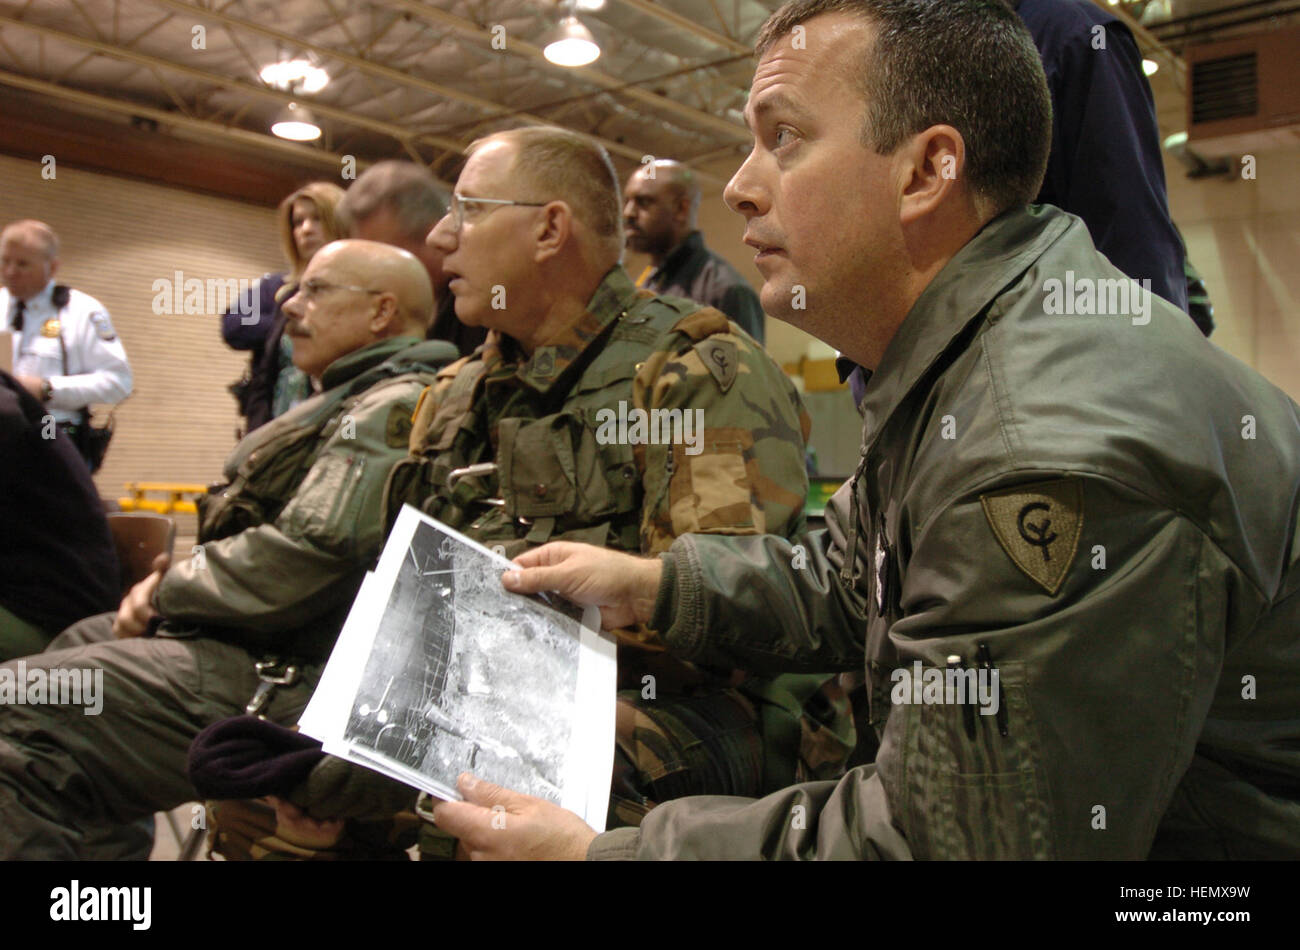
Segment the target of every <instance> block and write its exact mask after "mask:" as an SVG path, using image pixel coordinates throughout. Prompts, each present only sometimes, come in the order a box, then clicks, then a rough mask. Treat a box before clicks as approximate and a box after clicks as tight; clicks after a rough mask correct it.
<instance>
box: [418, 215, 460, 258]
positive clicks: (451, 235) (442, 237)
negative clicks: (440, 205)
mask: <svg viewBox="0 0 1300 950" xmlns="http://www.w3.org/2000/svg"><path fill="white" fill-rule="evenodd" d="M456 238H457V235H456V231H455V229H454V228H453V227H452V226H451V212H450V211H448V212H447V213H446V214H444V215H443V216H442V217H441V218H439V219H438V220H437V222H436V223H435V224H434V226H433V230H432V231H430V232H429V236H428V237H426V238H425V239H424V242H425V243H426V244H428V245H429V246H430V247H436V248H437V249H438V250H440V251H442V253H444V254H446V253H448V252H450V251H454V250H455V249H456Z"/></svg>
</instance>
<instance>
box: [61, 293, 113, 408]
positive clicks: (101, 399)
mask: <svg viewBox="0 0 1300 950" xmlns="http://www.w3.org/2000/svg"><path fill="white" fill-rule="evenodd" d="M85 300H86V298H84V297H83V298H81V300H79V301H77V302H76V304H75V305H76V306H78V307H79V308H81V309H82V314H81V319H78V320H71V321H69V324H70V325H69V326H68V328H67V329H66V330H65V331H64V333H65V334H66V337H65V343H66V345H67V348H68V369H69V370H81V372H76V373H72V372H69V373H68V375H66V376H63V375H61V376H51V377H50V378H49V379H50V389H51V391H52V395H51V397H50V401H49V402H48V403H47V405H48V406H49V408H51V409H63V410H66V411H76V410H78V409H81V408H82V407H84V406H88V405H90V404H92V403H119V402H121V401H122V400H123V399H125V398H126V397H127V396H129V395H131V388H132V385H133V384H132V377H131V365H130V364H129V363H128V362H127V360H126V349H125V348H124V347H123V346H122V340H121V338H120V337H119V336H118V335H117V331H116V330H114V329H113V324H112V321H111V320H110V319H109V316H108V311H106V310H105V309H104V308H103V307H101V306H99V305H98V304H96V303H90V304H87V303H84V301H85Z"/></svg>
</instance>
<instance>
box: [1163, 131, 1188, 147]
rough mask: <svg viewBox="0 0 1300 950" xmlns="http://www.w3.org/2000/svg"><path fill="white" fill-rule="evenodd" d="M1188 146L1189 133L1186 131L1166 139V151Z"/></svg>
mask: <svg viewBox="0 0 1300 950" xmlns="http://www.w3.org/2000/svg"><path fill="white" fill-rule="evenodd" d="M1186 144H1187V132H1186V131H1183V132H1175V133H1174V134H1173V135H1171V136H1169V137H1168V138H1166V139H1165V148H1166V149H1175V148H1181V147H1182V146H1184V145H1186Z"/></svg>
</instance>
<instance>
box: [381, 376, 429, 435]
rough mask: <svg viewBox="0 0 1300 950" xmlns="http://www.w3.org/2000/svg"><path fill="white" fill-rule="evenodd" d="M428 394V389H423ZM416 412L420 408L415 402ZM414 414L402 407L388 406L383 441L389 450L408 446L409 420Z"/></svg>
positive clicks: (422, 394)
mask: <svg viewBox="0 0 1300 950" xmlns="http://www.w3.org/2000/svg"><path fill="white" fill-rule="evenodd" d="M425 392H428V389H427V388H426V389H425ZM420 398H421V399H423V398H424V393H423V392H422V393H420ZM415 408H416V410H417V411H418V410H419V408H420V404H419V403H418V402H417V403H416V405H415ZM412 416H414V413H408V412H407V411H406V409H405V408H404V407H402V406H390V407H389V409H388V419H387V421H386V422H385V423H384V441H385V442H386V443H387V444H388V447H389V448H392V449H400V448H402V446H409V445H410V441H411V429H412V428H413V427H412V424H411V418H412Z"/></svg>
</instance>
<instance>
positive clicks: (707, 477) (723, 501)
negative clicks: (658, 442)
mask: <svg viewBox="0 0 1300 950" xmlns="http://www.w3.org/2000/svg"><path fill="white" fill-rule="evenodd" d="M702 443H703V444H702V451H701V452H700V454H699V455H688V454H687V453H686V449H687V446H684V445H674V446H673V475H672V481H671V483H670V485H669V489H668V497H669V502H668V511H669V517H670V518H671V520H672V532H673V534H674V535H682V534H688V533H692V532H700V531H706V532H712V533H715V534H763V533H764V531H765V530H766V518H765V517H764V515H763V511H762V509H761V508H758V507H757V506H756V505H754V503H753V492H752V489H751V486H750V477H749V467H748V466H747V465H746V454H747V453H751V452H752V450H753V447H754V441H753V436H752V435H751V434H750V433H749V432H748V431H747V430H745V429H705V430H704V436H703V439H702Z"/></svg>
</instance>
